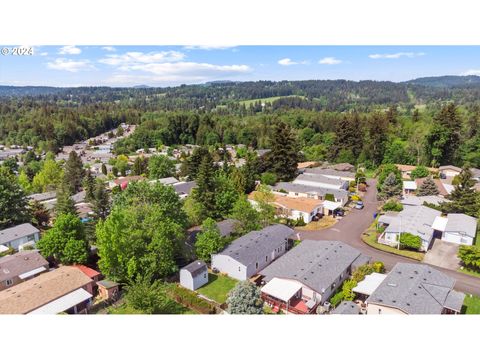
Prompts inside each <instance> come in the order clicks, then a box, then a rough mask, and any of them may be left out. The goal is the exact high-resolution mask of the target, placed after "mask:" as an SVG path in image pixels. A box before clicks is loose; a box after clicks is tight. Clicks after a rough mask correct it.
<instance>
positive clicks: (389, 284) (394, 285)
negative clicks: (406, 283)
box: [387, 283, 397, 287]
mask: <svg viewBox="0 0 480 360" xmlns="http://www.w3.org/2000/svg"><path fill="white" fill-rule="evenodd" d="M387 285H388V286H391V287H397V284H394V283H388V284H387Z"/></svg>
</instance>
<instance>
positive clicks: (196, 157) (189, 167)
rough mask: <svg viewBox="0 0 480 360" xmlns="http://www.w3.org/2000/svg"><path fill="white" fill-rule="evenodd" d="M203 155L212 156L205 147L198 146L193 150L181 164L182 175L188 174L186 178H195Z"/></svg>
mask: <svg viewBox="0 0 480 360" xmlns="http://www.w3.org/2000/svg"><path fill="white" fill-rule="evenodd" d="M204 157H209V158H210V159H211V158H212V157H211V155H210V153H209V151H208V149H207V148H206V147H203V146H202V147H198V148H195V149H194V150H193V153H192V155H191V156H190V157H189V158H188V159H187V160H186V161H184V162H183V164H182V175H183V176H188V180H190V181H191V180H195V179H196V178H197V173H198V171H199V169H200V164H201V163H202V160H203V158H204Z"/></svg>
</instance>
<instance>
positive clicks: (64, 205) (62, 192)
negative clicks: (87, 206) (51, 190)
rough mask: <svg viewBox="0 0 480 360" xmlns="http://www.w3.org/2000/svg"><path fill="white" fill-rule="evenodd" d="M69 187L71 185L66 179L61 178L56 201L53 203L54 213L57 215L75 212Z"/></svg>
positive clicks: (74, 213)
mask: <svg viewBox="0 0 480 360" xmlns="http://www.w3.org/2000/svg"><path fill="white" fill-rule="evenodd" d="M70 189H71V187H70V186H69V185H68V183H67V182H66V179H63V180H62V181H61V182H60V185H59V187H58V189H57V202H56V204H55V214H56V215H57V216H59V215H61V214H73V215H76V214H77V209H76V207H75V202H74V201H73V199H72V193H71V192H70V191H71V190H70Z"/></svg>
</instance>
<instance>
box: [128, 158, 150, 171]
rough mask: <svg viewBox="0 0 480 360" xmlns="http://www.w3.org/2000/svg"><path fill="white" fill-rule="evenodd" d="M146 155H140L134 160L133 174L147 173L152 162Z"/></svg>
mask: <svg viewBox="0 0 480 360" xmlns="http://www.w3.org/2000/svg"><path fill="white" fill-rule="evenodd" d="M151 161H152V160H151V158H150V160H148V159H147V158H145V157H144V156H138V157H137V158H136V159H135V161H134V162H133V167H132V174H133V175H146V174H147V172H148V170H149V163H150V162H151Z"/></svg>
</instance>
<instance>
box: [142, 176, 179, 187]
mask: <svg viewBox="0 0 480 360" xmlns="http://www.w3.org/2000/svg"><path fill="white" fill-rule="evenodd" d="M149 182H150V183H151V184H154V183H157V182H159V183H160V184H162V185H173V184H176V183H178V179H176V178H174V177H166V178H162V179H155V180H150V181H149Z"/></svg>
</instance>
